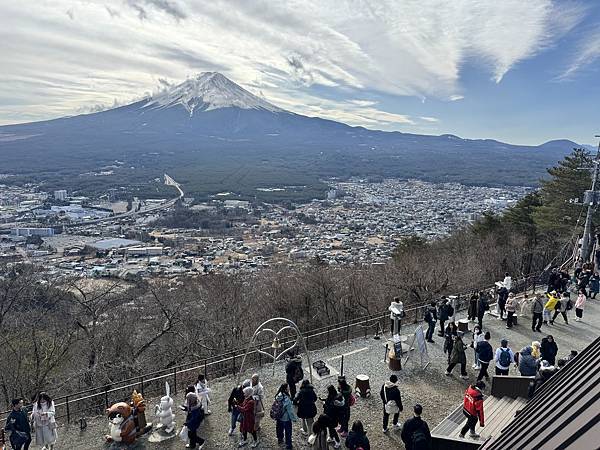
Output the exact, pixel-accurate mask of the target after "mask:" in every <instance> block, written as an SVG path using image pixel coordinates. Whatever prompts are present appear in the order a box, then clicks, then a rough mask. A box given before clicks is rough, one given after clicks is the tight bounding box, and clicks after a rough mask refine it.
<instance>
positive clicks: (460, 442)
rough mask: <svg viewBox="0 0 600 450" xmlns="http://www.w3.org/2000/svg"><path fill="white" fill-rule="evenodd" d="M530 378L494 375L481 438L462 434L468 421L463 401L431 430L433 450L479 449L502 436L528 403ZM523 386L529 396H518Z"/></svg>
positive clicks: (486, 402) (487, 398) (485, 406)
mask: <svg viewBox="0 0 600 450" xmlns="http://www.w3.org/2000/svg"><path fill="white" fill-rule="evenodd" d="M530 381H531V378H530V377H503V376H497V377H496V376H495V377H493V378H492V388H491V394H492V395H490V396H486V397H485V398H484V401H483V408H484V413H485V427H484V428H479V427H477V428H476V431H477V433H479V434H480V435H481V437H480V438H479V439H473V438H470V437H468V435H467V437H465V438H461V437H460V430H461V429H462V427H463V426H464V425H465V423H466V421H467V419H466V417H465V415H464V414H463V406H462V404H461V405H459V406H458V407H457V408H456V409H454V411H452V413H450V415H449V416H447V417H446V418H445V419H444V420H442V422H441V423H440V424H439V425H438V426H436V427H435V428H434V429H433V430H432V431H431V438H432V449H433V450H460V449H465V450H471V449H472V450H475V449H478V448H479V447H480V446H481V444H483V443H484V442H485V441H486V440H487V439H489V438H491V437H493V436H498V435H499V434H500V431H501V430H502V429H503V428H504V427H505V426H506V425H508V424H509V423H510V421H511V420H512V419H513V418H514V416H515V415H516V413H517V411H519V410H520V409H522V408H523V407H524V406H525V404H526V403H527V389H528V388H529V382H530ZM511 386H512V387H511ZM523 386H526V388H525V389H524V392H525V395H524V396H520V395H516V394H518V393H521V391H522V390H523ZM505 393H506V394H505Z"/></svg>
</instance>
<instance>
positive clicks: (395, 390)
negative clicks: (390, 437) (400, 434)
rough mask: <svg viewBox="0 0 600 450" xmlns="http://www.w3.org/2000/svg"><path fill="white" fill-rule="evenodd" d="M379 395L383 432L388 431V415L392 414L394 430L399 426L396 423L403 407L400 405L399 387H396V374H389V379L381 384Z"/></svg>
mask: <svg viewBox="0 0 600 450" xmlns="http://www.w3.org/2000/svg"><path fill="white" fill-rule="evenodd" d="M379 397H381V401H382V402H383V432H384V433H387V432H388V425H389V423H390V415H392V416H393V417H392V424H393V427H394V431H396V430H399V429H400V428H401V426H400V424H399V423H398V418H399V417H400V412H401V411H402V410H403V409H404V408H403V407H402V397H401V395H400V389H399V387H398V377H397V376H396V375H390V380H389V381H386V382H385V383H384V384H383V386H381V391H379Z"/></svg>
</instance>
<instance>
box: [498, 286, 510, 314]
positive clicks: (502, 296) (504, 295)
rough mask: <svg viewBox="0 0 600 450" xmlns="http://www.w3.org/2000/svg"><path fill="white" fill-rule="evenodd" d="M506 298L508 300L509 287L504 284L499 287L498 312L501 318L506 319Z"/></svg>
mask: <svg viewBox="0 0 600 450" xmlns="http://www.w3.org/2000/svg"><path fill="white" fill-rule="evenodd" d="M506 300H508V289H507V288H506V287H505V286H502V287H501V288H500V289H498V314H499V315H500V319H501V320H504V307H505V306H506Z"/></svg>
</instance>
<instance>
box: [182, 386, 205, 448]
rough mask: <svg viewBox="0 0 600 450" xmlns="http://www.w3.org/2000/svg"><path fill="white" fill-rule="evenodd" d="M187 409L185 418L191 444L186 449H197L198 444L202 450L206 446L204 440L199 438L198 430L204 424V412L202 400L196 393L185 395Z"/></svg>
mask: <svg viewBox="0 0 600 450" xmlns="http://www.w3.org/2000/svg"><path fill="white" fill-rule="evenodd" d="M185 409H186V411H187V415H186V417H185V423H184V425H185V426H186V427H187V429H188V439H189V440H190V443H189V444H188V445H186V446H185V447H186V448H196V444H198V445H199V447H198V448H199V449H202V447H203V446H204V439H202V438H201V437H200V436H198V428H200V424H201V423H202V420H204V411H203V410H202V405H201V404H200V399H199V398H198V395H197V394H196V393H195V392H188V393H187V394H186V395H185Z"/></svg>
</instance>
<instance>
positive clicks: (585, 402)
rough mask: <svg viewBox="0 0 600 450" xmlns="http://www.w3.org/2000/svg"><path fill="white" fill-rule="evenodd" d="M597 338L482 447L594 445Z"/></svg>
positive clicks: (548, 449)
mask: <svg viewBox="0 0 600 450" xmlns="http://www.w3.org/2000/svg"><path fill="white" fill-rule="evenodd" d="M599 369H600V337H599V338H596V340H595V341H594V342H592V343H591V344H590V345H589V346H588V347H587V348H586V349H585V350H583V351H582V352H581V353H579V354H578V355H577V356H576V357H575V358H574V359H573V360H571V361H570V362H569V363H568V364H567V365H566V366H565V367H564V368H563V369H561V370H560V371H559V372H558V373H556V374H555V375H554V376H553V377H552V378H550V380H548V381H547V382H546V383H544V385H542V387H541V388H540V389H539V391H538V392H536V394H535V396H534V397H533V398H532V399H531V400H529V401H528V402H527V404H526V405H525V407H524V408H523V409H522V410H521V411H519V412H518V413H517V415H516V417H515V418H514V419H513V420H512V422H510V424H509V425H508V426H507V427H506V428H505V429H504V430H502V433H501V434H500V436H498V437H497V438H495V439H493V440H490V441H489V442H486V443H485V444H483V445H482V446H481V449H482V450H483V449H485V450H519V449H523V450H525V449H527V450H530V449H531V450H534V449H535V450H559V449H582V450H584V449H586V450H587V449H596V448H600V425H599V424H598V422H600V370H599Z"/></svg>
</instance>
